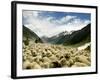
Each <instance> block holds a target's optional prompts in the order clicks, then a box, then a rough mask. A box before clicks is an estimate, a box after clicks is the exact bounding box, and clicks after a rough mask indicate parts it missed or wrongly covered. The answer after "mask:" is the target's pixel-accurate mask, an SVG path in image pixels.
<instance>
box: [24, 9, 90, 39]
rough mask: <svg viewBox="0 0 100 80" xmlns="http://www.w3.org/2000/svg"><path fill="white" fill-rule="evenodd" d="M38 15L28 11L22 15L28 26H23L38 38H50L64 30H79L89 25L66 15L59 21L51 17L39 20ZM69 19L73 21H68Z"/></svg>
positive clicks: (85, 21)
mask: <svg viewBox="0 0 100 80" xmlns="http://www.w3.org/2000/svg"><path fill="white" fill-rule="evenodd" d="M39 14H40V13H39V12H37V11H30V12H28V13H27V11H26V12H25V13H23V15H24V17H26V19H27V21H28V22H29V23H28V24H25V26H27V27H28V28H30V29H31V30H32V31H34V32H35V33H36V34H37V35H38V36H40V37H41V36H48V37H51V36H53V35H56V34H58V33H60V32H62V31H65V30H66V31H72V30H79V29H81V28H83V27H84V26H86V25H87V24H88V23H90V21H89V20H81V19H79V18H78V17H77V16H70V15H67V16H65V17H62V18H61V19H59V20H56V19H54V17H52V16H49V17H43V18H40V17H39ZM71 19H73V20H72V21H70V20H71ZM65 23H66V24H65ZM59 24H61V25H59Z"/></svg>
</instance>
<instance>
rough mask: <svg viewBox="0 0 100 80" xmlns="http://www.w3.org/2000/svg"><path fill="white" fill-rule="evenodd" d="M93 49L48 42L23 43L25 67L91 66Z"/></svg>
mask: <svg viewBox="0 0 100 80" xmlns="http://www.w3.org/2000/svg"><path fill="white" fill-rule="evenodd" d="M90 53H91V51H90V50H88V49H78V48H77V47H70V46H63V45H53V44H48V43H30V44H29V45H27V46H26V45H24V43H23V69H46V68H62V67H88V66H91V54H90Z"/></svg>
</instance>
